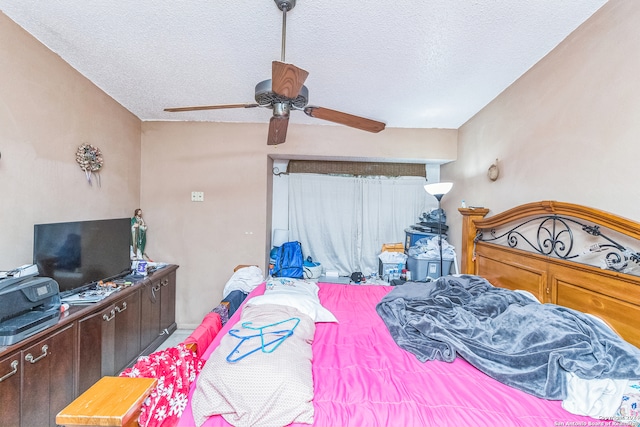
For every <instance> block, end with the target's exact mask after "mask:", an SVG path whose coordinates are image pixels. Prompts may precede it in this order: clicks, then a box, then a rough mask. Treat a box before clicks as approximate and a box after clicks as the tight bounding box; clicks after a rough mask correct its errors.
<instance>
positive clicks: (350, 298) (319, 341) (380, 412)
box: [179, 283, 599, 427]
mask: <svg viewBox="0 0 640 427" xmlns="http://www.w3.org/2000/svg"><path fill="white" fill-rule="evenodd" d="M391 289H392V288H391V287H388V286H357V285H337V284H326V283H322V284H320V294H319V295H320V301H321V302H322V304H323V305H324V306H325V307H327V308H328V309H329V310H331V311H332V312H333V313H334V314H335V316H336V317H337V318H338V320H339V321H340V323H339V324H334V323H318V324H317V327H316V334H315V337H314V342H313V377H314V389H315V397H314V400H313V405H314V410H315V422H314V426H324V427H331V426H334V427H335V426H345V427H346V426H362V427H364V426H403V427H408V426H438V427H442V426H451V427H458V426H463V425H464V426H487V427H495V426H504V427H507V426H527V427H532V426H544V427H552V426H558V425H589V422H591V423H592V424H591V425H594V424H593V423H594V422H598V421H599V420H594V419H592V418H589V417H581V416H576V415H573V414H571V413H569V412H567V411H565V410H564V409H562V407H561V402H560V401H548V400H543V399H539V398H537V397H534V396H531V395H528V394H526V393H524V392H522V391H519V390H516V389H513V388H511V387H508V386H506V385H504V384H501V383H499V382H497V381H495V380H493V379H492V378H490V377H488V376H486V375H485V374H483V373H482V372H480V371H478V370H477V369H475V368H474V367H473V366H471V365H469V364H468V363H467V362H465V361H464V360H462V359H460V358H457V359H456V360H455V361H454V362H453V363H446V362H438V361H431V362H427V363H421V362H419V361H418V360H417V359H416V358H415V356H413V355H412V354H410V353H408V352H406V351H404V350H402V349H401V348H399V347H398V346H397V345H396V343H395V342H394V341H393V339H392V338H391V335H390V334H389V332H388V330H387V328H386V326H385V325H384V323H383V322H382V320H381V319H380V317H379V316H378V314H377V313H376V310H375V306H376V304H377V303H378V302H379V301H380V299H381V298H382V297H383V296H384V295H386V294H387V293H388V292H389V291H390V290H391ZM262 293H264V285H261V286H260V287H258V288H257V289H256V290H254V291H253V292H252V295H259V294H262ZM252 295H250V296H249V297H251V296H252ZM239 314H240V310H238V312H236V313H235V314H234V316H233V317H232V318H231V319H230V320H229V322H228V323H227V325H225V327H224V328H223V329H222V331H221V332H220V333H219V334H218V336H217V337H216V339H215V340H214V341H213V343H212V344H211V346H210V347H209V349H207V351H206V352H205V353H204V356H203V358H205V359H207V358H208V356H209V354H211V352H212V351H213V349H214V348H215V347H216V346H217V345H218V342H219V341H220V339H221V338H222V336H224V334H226V332H227V330H228V329H229V328H230V327H231V326H232V325H233V324H235V323H236V321H237V319H238V318H239ZM194 387H195V385H194V386H192V387H191V392H190V396H191V395H192V394H193V390H194ZM569 423H572V424H569ZM179 425H180V426H183V427H193V426H195V423H194V421H193V415H192V413H191V407H190V406H187V408H186V409H185V411H184V413H183V415H182V418H181V420H180V422H179ZM205 425H206V426H209V427H211V426H228V425H229V424H227V423H226V421H225V420H224V419H223V418H222V417H220V416H216V417H211V418H210V419H209V420H208V421H207V423H206V424H205ZM299 426H307V425H306V424H300V425H299Z"/></svg>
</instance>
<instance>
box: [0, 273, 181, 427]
mask: <svg viewBox="0 0 640 427" xmlns="http://www.w3.org/2000/svg"><path fill="white" fill-rule="evenodd" d="M177 269H178V266H176V265H169V266H166V267H163V268H161V269H157V270H155V271H154V272H153V273H152V274H149V275H148V276H147V277H139V278H137V279H138V280H137V281H135V282H134V283H133V284H132V285H131V286H128V287H126V288H123V289H121V290H120V291H118V292H114V293H112V294H111V295H109V296H107V297H106V298H104V299H103V300H101V301H98V302H95V303H91V304H88V305H72V306H71V307H70V308H69V309H68V310H67V311H65V312H63V313H61V314H60V316H59V319H58V321H57V323H56V324H55V325H53V326H51V327H49V328H47V329H45V330H43V331H41V332H39V333H37V334H35V335H33V336H31V337H28V338H25V339H24V340H22V341H20V342H18V343H16V344H13V345H11V346H8V347H0V396H2V405H0V419H2V420H3V421H2V425H3V426H5V425H6V426H16V427H31V426H52V427H53V426H56V422H55V417H56V414H57V413H58V412H60V411H61V410H62V409H63V408H64V407H66V406H67V405H68V404H69V403H71V402H72V401H73V400H74V399H75V398H76V397H78V396H79V395H80V394H82V393H83V392H84V391H86V390H87V389H89V387H91V386H92V385H93V384H94V383H96V382H97V381H98V380H100V378H102V377H104V376H117V375H118V374H119V373H120V372H121V371H122V370H123V369H125V368H127V367H129V366H131V365H133V364H134V363H135V361H136V360H137V359H138V357H140V356H142V355H148V354H150V353H151V352H153V351H154V350H155V349H156V348H157V347H158V345H160V344H161V343H162V342H163V341H164V340H166V338H167V337H168V335H169V334H170V333H172V332H173V331H175V329H176V323H175V299H176V298H175V297H176V270H177ZM5 423H6V424H5Z"/></svg>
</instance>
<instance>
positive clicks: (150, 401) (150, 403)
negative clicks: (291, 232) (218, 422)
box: [120, 344, 204, 427]
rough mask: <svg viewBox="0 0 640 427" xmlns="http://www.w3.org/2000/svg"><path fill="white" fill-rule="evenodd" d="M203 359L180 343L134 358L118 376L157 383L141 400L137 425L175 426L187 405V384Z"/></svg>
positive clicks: (145, 426) (198, 370)
mask: <svg viewBox="0 0 640 427" xmlns="http://www.w3.org/2000/svg"><path fill="white" fill-rule="evenodd" d="M203 364H204V361H203V360H202V359H200V358H199V357H198V356H197V355H196V354H195V353H194V352H192V351H191V350H189V349H187V348H186V346H185V345H184V344H178V345H177V346H176V347H171V348H168V349H166V350H162V351H158V352H155V353H152V354H150V355H149V356H144V357H141V358H139V359H138V361H137V362H136V364H135V365H134V366H133V367H131V368H128V369H125V370H124V371H123V372H122V373H121V374H120V376H121V377H134V378H140V377H142V378H157V380H158V385H157V387H156V388H155V389H154V390H153V391H152V392H151V395H149V397H148V398H147V399H146V400H145V402H144V404H143V405H142V409H141V411H140V418H139V419H138V423H139V424H140V427H172V426H175V425H176V424H177V422H178V419H180V416H181V415H182V412H183V411H184V408H185V407H186V406H187V398H188V395H189V388H190V387H191V383H193V381H195V379H196V375H197V374H198V373H199V372H200V370H201V369H202V365H203Z"/></svg>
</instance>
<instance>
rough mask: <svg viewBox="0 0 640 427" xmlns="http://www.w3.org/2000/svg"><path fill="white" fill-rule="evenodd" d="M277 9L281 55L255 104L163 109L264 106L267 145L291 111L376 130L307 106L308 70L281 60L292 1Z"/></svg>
mask: <svg viewBox="0 0 640 427" xmlns="http://www.w3.org/2000/svg"><path fill="white" fill-rule="evenodd" d="M274 1H275V3H276V6H277V7H278V9H280V10H281V11H282V55H281V60H280V61H273V62H272V64H271V80H264V81H262V82H260V83H258V84H257V85H256V88H255V100H256V103H247V104H221V105H203V106H195V107H176V108H165V109H164V111H169V112H181V111H198V110H218V109H225V108H255V107H264V108H270V109H272V110H273V116H272V117H271V120H270V122H269V134H268V136H267V144H268V145H278V144H282V143H283V142H285V140H286V137H287V128H288V126H289V113H290V112H291V110H298V111H304V112H305V114H306V115H308V116H310V117H315V118H318V119H322V120H327V121H330V122H334V123H338V124H341V125H345V126H349V127H353V128H357V129H361V130H365V131H368V132H380V131H381V130H383V129H384V128H385V124H384V123H382V122H378V121H376V120H371V119H367V118H364V117H360V116H354V115H352V114H347V113H343V112H341V111H337V110H331V109H329V108H324V107H316V106H308V105H307V103H308V100H309V90H308V89H307V87H306V86H305V85H304V82H305V80H306V79H307V76H308V75H309V73H308V72H307V71H305V70H303V69H302V68H298V67H296V66H295V65H293V64H287V63H285V62H284V61H285V58H284V57H285V41H286V31H287V12H288V11H290V10H291V9H293V8H294V7H295V5H296V0H274Z"/></svg>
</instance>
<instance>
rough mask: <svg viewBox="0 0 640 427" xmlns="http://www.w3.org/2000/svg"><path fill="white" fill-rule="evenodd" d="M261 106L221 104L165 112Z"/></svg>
mask: <svg viewBox="0 0 640 427" xmlns="http://www.w3.org/2000/svg"><path fill="white" fill-rule="evenodd" d="M259 106H260V104H221V105H201V106H197V107H175V108H165V109H164V111H169V112H171V113H176V112H180V111H199V110H222V109H224V108H255V107H259Z"/></svg>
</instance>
